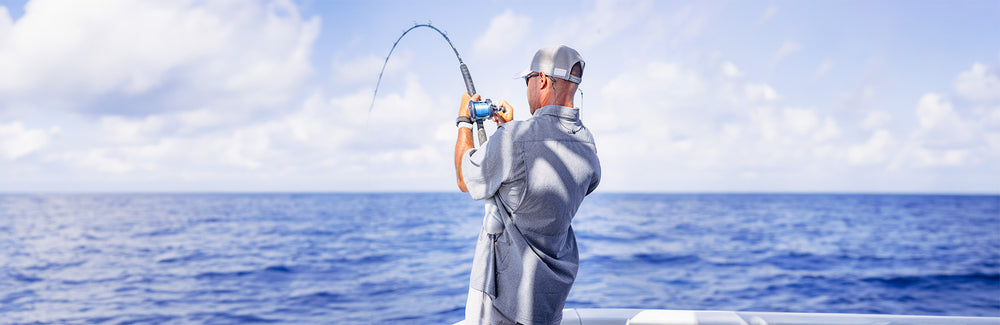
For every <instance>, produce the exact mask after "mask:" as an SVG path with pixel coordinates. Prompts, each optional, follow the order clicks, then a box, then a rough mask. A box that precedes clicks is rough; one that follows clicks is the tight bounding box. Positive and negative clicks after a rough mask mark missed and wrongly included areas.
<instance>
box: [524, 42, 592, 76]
mask: <svg viewBox="0 0 1000 325" xmlns="http://www.w3.org/2000/svg"><path fill="white" fill-rule="evenodd" d="M577 63H580V68H581V69H582V68H583V67H584V65H585V63H584V62H583V57H581V56H580V52H577V51H576V50H574V49H573V48H571V47H569V46H566V45H559V46H546V47H543V48H541V49H540V50H538V52H535V58H534V59H532V60H531V67H529V68H528V70H525V71H524V72H521V74H520V75H518V77H519V78H524V77H526V76H528V75H529V74H531V73H532V72H544V73H545V74H547V75H550V76H553V77H556V78H559V79H563V80H567V81H569V82H572V83H575V84H579V83H580V82H581V81H583V79H582V78H581V77H577V76H574V75H570V71H572V69H573V65H575V64H577Z"/></svg>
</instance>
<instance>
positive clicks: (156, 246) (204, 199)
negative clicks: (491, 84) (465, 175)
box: [0, 193, 1000, 324]
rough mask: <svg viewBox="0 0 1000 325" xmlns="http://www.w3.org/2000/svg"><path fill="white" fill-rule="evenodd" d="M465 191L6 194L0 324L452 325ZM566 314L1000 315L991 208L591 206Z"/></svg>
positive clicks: (759, 197)
mask: <svg viewBox="0 0 1000 325" xmlns="http://www.w3.org/2000/svg"><path fill="white" fill-rule="evenodd" d="M482 209H483V208H482V205H481V204H480V203H479V202H475V201H472V200H471V199H468V197H467V196H465V195H462V194H457V193H455V194H452V193H438V194H305V195H298V194H165V195H160V194H94V195H69V194H43V195H0V323H3V324H21V323H28V324H30V323H58V324H63V323H94V324H157V323H170V324H176V323H181V324H185V323H195V324H229V323H252V322H271V323H288V324H333V323H337V324H353V323H357V324H368V323H418V324H429V323H451V322H455V321H458V320H460V319H461V318H462V317H463V308H464V303H465V295H466V293H467V290H468V273H469V268H470V266H471V260H472V252H473V248H474V246H475V239H476V236H477V234H478V230H479V227H480V225H481V222H482V211H483V210H482ZM574 229H575V230H576V234H577V238H578V242H579V246H580V250H581V266H580V271H579V276H578V278H577V282H576V285H575V286H574V288H573V291H572V293H571V294H570V297H569V301H568V302H567V307H570V308H573V307H578V308H590V307H609V308H610V307H618V308H668V309H697V310H702V309H707V310H751V311H785V312H837V313H839V312H844V313H885V314H917V315H963V316H1000V196H932V195H825V194H823V195H820V194H817V195H780V194H737V195H728V194H710V195H696V194H691V195H684V194H641V195H640V194H635V195H633V194H600V193H599V194H595V195H592V196H591V197H589V198H587V200H585V202H584V205H583V207H581V208H580V212H579V213H578V215H577V217H576V220H575V221H574Z"/></svg>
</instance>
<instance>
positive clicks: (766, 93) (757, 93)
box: [743, 83, 781, 102]
mask: <svg viewBox="0 0 1000 325" xmlns="http://www.w3.org/2000/svg"><path fill="white" fill-rule="evenodd" d="M743 91H744V93H746V97H747V98H748V99H750V101H753V102H773V101H775V100H778V99H779V98H781V97H780V96H778V92H777V91H775V90H774V88H771V86H769V85H767V84H757V83H749V84H746V86H744V87H743Z"/></svg>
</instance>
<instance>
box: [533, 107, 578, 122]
mask: <svg viewBox="0 0 1000 325" xmlns="http://www.w3.org/2000/svg"><path fill="white" fill-rule="evenodd" d="M534 115H552V116H555V117H559V118H564V119H569V120H578V119H580V109H579V108H575V107H566V106H559V105H548V106H545V107H542V108H539V109H537V110H535V114H534Z"/></svg>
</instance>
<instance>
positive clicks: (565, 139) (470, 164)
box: [455, 46, 601, 324]
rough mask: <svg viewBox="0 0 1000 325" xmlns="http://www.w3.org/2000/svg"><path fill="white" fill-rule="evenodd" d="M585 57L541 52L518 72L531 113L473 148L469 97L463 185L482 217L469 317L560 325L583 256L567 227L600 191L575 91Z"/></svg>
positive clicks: (503, 123) (463, 127)
mask: <svg viewBox="0 0 1000 325" xmlns="http://www.w3.org/2000/svg"><path fill="white" fill-rule="evenodd" d="M583 68H584V62H583V59H582V58H581V57H580V54H579V53H578V52H577V51H576V50H574V49H572V48H569V47H566V46H552V47H546V48H542V49H540V50H538V52H537V53H535V57H534V59H533V60H532V61H531V67H530V68H529V69H528V71H526V72H525V73H523V74H521V78H524V80H525V83H526V84H527V87H528V90H527V95H528V106H529V108H530V109H531V114H532V117H531V118H530V119H528V120H526V121H516V122H509V123H507V122H508V121H510V120H511V119H512V117H513V114H512V113H513V109H512V108H511V107H510V106H509V105H507V104H506V102H503V103H501V105H502V106H504V107H505V108H506V109H507V112H506V115H505V116H495V117H494V120H495V121H497V123H498V124H499V126H498V127H497V130H496V132H495V133H494V134H493V136H492V137H491V138H490V139H489V141H487V142H486V143H485V144H484V145H482V146H481V147H480V148H478V149H477V148H473V144H472V125H471V123H468V120H469V118H468V116H469V109H468V103H469V100H470V99H471V100H479V95H478V94H477V95H475V96H472V97H469V95H468V94H465V95H464V96H463V97H462V103H461V106H460V108H459V113H458V114H459V118H458V121H459V122H458V124H459V126H460V127H459V129H458V140H457V142H456V143H455V172H456V175H457V181H458V187H459V189H461V190H462V191H463V192H469V194H471V195H472V198H473V199H476V200H485V204H486V216H485V217H484V219H483V228H482V230H481V231H480V234H479V241H478V242H477V243H476V255H475V257H474V259H473V263H472V276H471V279H470V283H469V285H470V288H469V298H468V301H467V303H466V310H465V315H466V316H465V317H466V318H465V322H466V323H491V324H514V323H515V322H516V323H519V324H558V323H560V322H561V320H562V309H563V306H564V305H565V303H566V297H567V296H568V295H569V291H570V287H572V285H573V281H574V280H575V279H576V272H577V268H578V265H579V254H578V251H577V246H576V237H575V236H574V235H573V227H572V226H570V221H572V219H573V216H574V215H575V214H576V210H577V208H579V207H580V203H581V202H582V201H583V197H584V196H586V195H587V194H590V193H591V192H593V191H594V189H595V188H597V184H598V183H599V182H600V179H601V166H600V162H599V161H598V159H597V149H596V146H595V145H594V137H593V136H592V135H591V134H590V131H589V130H588V129H587V128H586V127H584V126H583V123H582V122H581V121H580V112H579V109H578V108H574V107H573V95H574V94H575V93H576V90H577V87H578V85H579V83H580V81H581V80H582V77H583Z"/></svg>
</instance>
